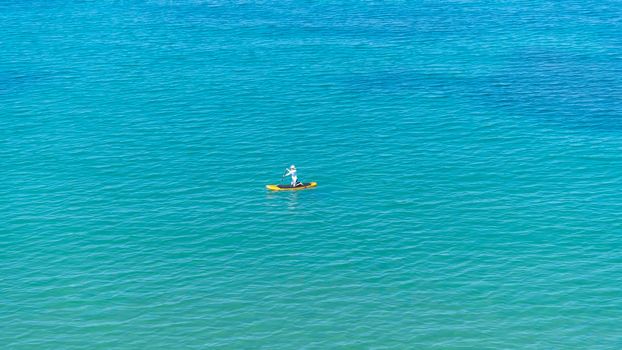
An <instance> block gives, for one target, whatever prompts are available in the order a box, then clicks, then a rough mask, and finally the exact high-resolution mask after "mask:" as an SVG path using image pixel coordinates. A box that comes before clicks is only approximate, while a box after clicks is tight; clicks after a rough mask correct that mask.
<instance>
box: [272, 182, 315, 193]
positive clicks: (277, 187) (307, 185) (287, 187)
mask: <svg viewBox="0 0 622 350" xmlns="http://www.w3.org/2000/svg"><path fill="white" fill-rule="evenodd" d="M315 186H317V182H304V183H302V184H300V185H298V186H296V187H292V185H266V188H267V189H269V190H270V191H297V190H304V189H307V188H312V187H315Z"/></svg>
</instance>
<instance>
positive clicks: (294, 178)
mask: <svg viewBox="0 0 622 350" xmlns="http://www.w3.org/2000/svg"><path fill="white" fill-rule="evenodd" d="M285 171H286V174H285V175H284V176H291V177H292V187H296V186H300V185H302V183H300V182H298V172H296V166H295V165H293V164H292V166H290V167H289V169H285Z"/></svg>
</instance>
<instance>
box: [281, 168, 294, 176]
mask: <svg viewBox="0 0 622 350" xmlns="http://www.w3.org/2000/svg"><path fill="white" fill-rule="evenodd" d="M285 171H286V172H287V174H285V175H283V176H289V175H291V174H292V172H291V171H290V170H289V169H285Z"/></svg>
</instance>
